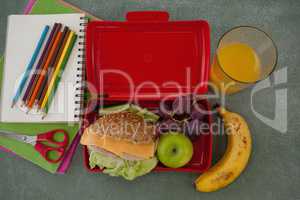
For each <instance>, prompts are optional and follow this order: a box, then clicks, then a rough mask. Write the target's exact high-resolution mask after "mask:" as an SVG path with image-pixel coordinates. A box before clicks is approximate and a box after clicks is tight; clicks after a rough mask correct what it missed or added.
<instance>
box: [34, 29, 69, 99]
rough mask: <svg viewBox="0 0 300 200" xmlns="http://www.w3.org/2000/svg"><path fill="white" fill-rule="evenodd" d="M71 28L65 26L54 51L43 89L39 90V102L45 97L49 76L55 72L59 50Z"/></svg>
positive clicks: (42, 85)
mask: <svg viewBox="0 0 300 200" xmlns="http://www.w3.org/2000/svg"><path fill="white" fill-rule="evenodd" d="M68 30H69V28H68V27H67V26H65V27H64V30H63V33H62V36H61V38H60V40H59V42H58V44H57V48H56V49H55V51H54V54H53V57H52V58H51V61H50V64H49V68H48V72H47V73H46V76H45V79H44V80H43V82H42V84H41V89H40V90H39V91H38V94H37V98H36V100H37V103H38V102H39V101H40V100H41V99H42V98H43V97H44V94H45V93H46V92H45V91H46V90H47V88H48V83H49V80H50V79H49V77H51V75H52V74H53V71H54V66H55V65H54V64H55V63H56V61H57V60H58V58H59V56H58V54H59V51H60V50H61V49H62V45H63V42H64V39H65V36H66V34H67V33H68Z"/></svg>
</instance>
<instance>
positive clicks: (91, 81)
mask: <svg viewBox="0 0 300 200" xmlns="http://www.w3.org/2000/svg"><path fill="white" fill-rule="evenodd" d="M126 19H127V20H126V21H122V22H120V21H92V22H89V23H88V25H87V29H86V82H87V86H88V90H89V92H90V93H91V96H92V98H91V100H89V102H88V103H87V105H86V110H85V114H84V117H83V123H82V127H81V129H82V130H81V131H83V129H84V128H86V127H88V126H89V124H91V123H93V122H94V121H95V120H96V119H97V118H98V117H99V116H98V109H99V107H100V106H106V105H116V104H122V103H128V102H132V103H137V104H138V105H140V106H141V107H145V108H148V109H149V110H154V109H156V108H158V107H159V104H160V101H162V100H165V99H168V100H169V101H172V100H173V99H174V98H175V97H176V96H179V95H186V94H191V93H194V94H197V95H201V94H205V93H206V92H207V81H208V73H209V61H210V39H209V25H208V23H207V22H206V21H204V20H193V21H169V14H168V13H167V12H163V11H141V12H129V13H127V16H126ZM201 103H202V104H203V105H204V106H205V107H206V109H207V110H210V106H209V103H208V102H207V100H202V101H201ZM211 120H212V119H211V116H210V115H207V119H206V121H207V123H208V124H209V125H210V124H211ZM209 127H211V126H209ZM193 145H194V155H193V158H192V160H191V161H190V162H189V163H188V164H187V165H186V166H184V167H181V168H177V169H172V168H168V167H165V166H163V165H162V164H158V166H157V167H156V168H155V169H154V171H182V172H203V171H205V170H207V169H208V168H209V167H210V165H211V160H212V130H211V128H210V129H209V130H208V131H207V133H206V134H200V135H198V136H197V138H196V139H195V140H194V141H193ZM83 155H84V164H85V166H86V168H87V169H88V171H90V172H101V169H99V168H94V169H91V168H90V166H89V153H88V150H87V147H86V146H83Z"/></svg>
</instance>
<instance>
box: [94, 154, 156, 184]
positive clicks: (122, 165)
mask: <svg viewBox="0 0 300 200" xmlns="http://www.w3.org/2000/svg"><path fill="white" fill-rule="evenodd" d="M89 161H90V167H91V168H94V167H96V166H98V167H100V168H101V169H103V173H105V174H108V175H110V176H122V177H123V178H125V179H126V180H133V179H135V178H136V177H138V176H142V175H145V174H147V173H149V172H150V171H151V170H152V169H153V168H154V167H155V166H156V165H157V162H158V160H157V158H156V157H153V158H151V159H147V160H140V161H136V160H134V161H133V160H124V159H122V158H120V157H111V156H107V155H104V154H103V153H100V152H98V151H91V152H90V158H89Z"/></svg>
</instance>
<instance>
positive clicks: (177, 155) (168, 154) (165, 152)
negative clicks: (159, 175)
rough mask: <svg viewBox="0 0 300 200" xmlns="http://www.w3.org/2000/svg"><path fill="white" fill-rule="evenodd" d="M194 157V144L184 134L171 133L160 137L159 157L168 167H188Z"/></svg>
mask: <svg viewBox="0 0 300 200" xmlns="http://www.w3.org/2000/svg"><path fill="white" fill-rule="evenodd" d="M192 156H193V144H192V142H191V141H190V139H189V138H188V137H186V136H185V135H183V134H182V133H176V132H169V133H165V134H164V135H162V136H160V138H159V142H158V146H157V157H158V159H159V161H160V162H161V163H163V164H164V165H165V166H167V167H171V168H178V167H182V166H184V165H186V164H187V163H188V162H189V161H190V160H191V158H192Z"/></svg>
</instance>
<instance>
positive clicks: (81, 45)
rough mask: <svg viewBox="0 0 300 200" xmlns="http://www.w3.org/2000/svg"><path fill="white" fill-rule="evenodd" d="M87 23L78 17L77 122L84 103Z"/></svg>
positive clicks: (75, 111)
mask: <svg viewBox="0 0 300 200" xmlns="http://www.w3.org/2000/svg"><path fill="white" fill-rule="evenodd" d="M87 22H88V18H87V17H84V16H82V17H80V24H79V25H80V27H81V29H80V30H79V33H78V39H77V43H78V55H77V66H76V70H77V74H76V88H75V96H74V98H75V99H74V101H75V110H74V119H75V120H76V121H77V120H78V121H80V120H81V117H82V115H83V103H84V90H85V86H84V82H85V31H86V25H87Z"/></svg>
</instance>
